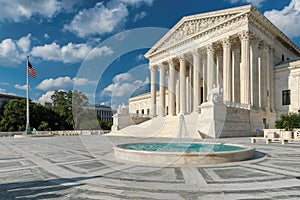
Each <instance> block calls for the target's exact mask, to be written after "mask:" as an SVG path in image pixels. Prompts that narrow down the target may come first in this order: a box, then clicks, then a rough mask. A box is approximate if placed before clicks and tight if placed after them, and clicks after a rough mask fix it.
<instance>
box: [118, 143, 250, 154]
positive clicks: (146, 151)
mask: <svg viewBox="0 0 300 200" xmlns="http://www.w3.org/2000/svg"><path fill="white" fill-rule="evenodd" d="M172 143H174V144H210V145H226V146H235V147H241V148H243V149H241V150H233V151H218V152H214V151H209V152H207V151H206V152H195V151H194V152H184V151H177V152H174V151H148V150H136V149H126V148H122V146H124V145H134V144H170V143H165V142H144V143H141V142H136V143H125V144H119V145H117V146H114V147H113V149H114V150H122V151H127V152H141V153H143V154H165V155H169V154H174V155H178V154H180V155H182V154H188V155H207V154H209V155H222V154H224V153H238V152H243V151H255V148H254V147H250V146H246V145H242V144H232V143H214V142H172Z"/></svg>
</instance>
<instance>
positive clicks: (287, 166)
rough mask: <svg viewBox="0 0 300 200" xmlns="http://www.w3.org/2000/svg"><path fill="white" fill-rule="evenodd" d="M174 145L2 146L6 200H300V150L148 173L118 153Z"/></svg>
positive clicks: (1, 191)
mask: <svg viewBox="0 0 300 200" xmlns="http://www.w3.org/2000/svg"><path fill="white" fill-rule="evenodd" d="M141 140H142V142H151V141H163V142H166V141H167V139H154V138H152V139H151V138H144V139H140V138H129V137H116V136H106V135H102V136H98V135H97V136H96V135H95V136H94V135H93V136H60V137H51V138H23V139H18V138H0V199H1V200H2V199H3V200H10V199H55V200H57V199H59V200H60V199H74V200H81V199H84V200H90V199H93V200H94V199H109V200H114V199H145V200H153V199H172V200H175V199H189V200H200V199H201V200H202V199H205V200H206V199H213V200H214V199H230V200H231V199H238V200H250V199H253V200H254V199H255V200H258V199H259V200H262V199H267V200H269V199H295V200H296V199H300V143H289V144H287V145H281V143H278V142H277V143H270V144H265V143H264V142H263V141H259V142H258V143H256V144H251V143H250V139H249V138H228V139H219V140H218V141H217V142H222V143H223V142H224V143H236V144H244V145H247V146H252V147H255V148H256V154H255V158H254V159H252V160H248V161H242V162H234V163H226V164H217V165H158V164H156V165H154V164H153V165H151V164H148V165H145V164H141V163H134V162H128V161H123V160H120V159H116V158H115V157H114V155H113V146H114V145H117V144H121V143H131V142H141Z"/></svg>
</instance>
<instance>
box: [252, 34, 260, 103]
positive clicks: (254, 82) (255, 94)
mask: <svg viewBox="0 0 300 200" xmlns="http://www.w3.org/2000/svg"><path fill="white" fill-rule="evenodd" d="M250 61H251V62H250V72H251V73H250V84H251V85H250V86H251V87H250V88H251V89H250V91H251V97H250V98H251V105H252V106H253V107H254V108H258V106H259V103H258V102H259V87H258V76H259V73H258V40H257V39H253V40H252V41H251V46H250Z"/></svg>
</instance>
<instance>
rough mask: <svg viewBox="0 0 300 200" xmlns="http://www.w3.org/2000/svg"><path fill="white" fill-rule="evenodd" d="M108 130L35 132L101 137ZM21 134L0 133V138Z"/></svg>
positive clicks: (19, 133)
mask: <svg viewBox="0 0 300 200" xmlns="http://www.w3.org/2000/svg"><path fill="white" fill-rule="evenodd" d="M109 132H110V131H109V130H60V131H37V134H39V135H47V134H53V135H57V136H72V135H103V134H106V133H109ZM22 134H23V132H0V137H12V136H14V135H22Z"/></svg>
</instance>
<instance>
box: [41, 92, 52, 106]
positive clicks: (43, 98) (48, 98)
mask: <svg viewBox="0 0 300 200" xmlns="http://www.w3.org/2000/svg"><path fill="white" fill-rule="evenodd" d="M54 92H55V91H48V92H46V93H45V94H43V95H42V96H41V97H40V98H39V100H38V101H39V102H40V103H41V104H45V103H52V99H51V96H52V95H53V94H54Z"/></svg>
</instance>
